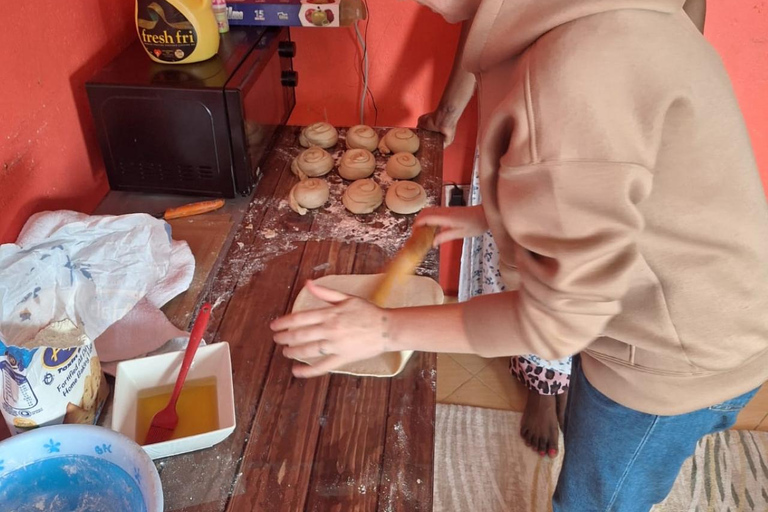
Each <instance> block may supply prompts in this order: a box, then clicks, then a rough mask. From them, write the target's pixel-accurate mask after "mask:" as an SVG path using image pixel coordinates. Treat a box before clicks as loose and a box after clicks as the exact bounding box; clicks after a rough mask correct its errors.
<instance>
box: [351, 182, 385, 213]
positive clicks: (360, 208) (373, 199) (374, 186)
mask: <svg viewBox="0 0 768 512" xmlns="http://www.w3.org/2000/svg"><path fill="white" fill-rule="evenodd" d="M383 199H384V192H382V190H381V187H380V186H379V185H378V183H376V182H375V181H373V180H370V179H368V180H357V181H355V182H354V183H352V184H351V185H350V186H348V187H347V190H345V191H344V195H343V196H342V198H341V202H342V203H344V206H346V208H347V210H349V211H351V212H352V213H371V212H373V211H374V210H375V209H376V208H378V207H379V206H381V202H382V200H383Z"/></svg>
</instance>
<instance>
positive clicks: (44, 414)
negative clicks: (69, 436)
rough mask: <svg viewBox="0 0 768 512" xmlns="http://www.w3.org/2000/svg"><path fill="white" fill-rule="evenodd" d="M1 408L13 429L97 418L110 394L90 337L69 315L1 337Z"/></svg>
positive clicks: (19, 429) (22, 429)
mask: <svg viewBox="0 0 768 512" xmlns="http://www.w3.org/2000/svg"><path fill="white" fill-rule="evenodd" d="M0 373H2V376H1V377H0V378H2V386H3V391H2V397H0V408H1V409H2V414H3V417H4V418H5V421H6V423H7V424H8V429H9V430H10V431H11V434H13V435H15V434H20V433H22V432H25V431H27V430H30V429H33V428H37V427H42V426H45V425H56V424H59V423H91V424H93V423H95V422H96V420H97V419H98V416H99V413H100V412H101V408H102V406H103V405H104V402H105V401H106V399H107V394H109V385H108V384H107V382H106V381H105V379H104V375H103V373H102V371H101V364H100V363H99V358H98V356H97V355H96V349H95V348H94V346H93V342H92V341H91V340H90V338H88V336H86V335H85V333H83V330H82V329H81V328H79V327H78V326H76V325H75V324H74V323H72V322H71V321H69V320H62V321H59V322H53V323H51V324H50V325H48V326H47V327H46V328H44V329H43V330H41V331H40V332H39V333H38V334H37V336H35V337H34V339H31V340H25V341H23V342H21V343H19V344H18V345H10V344H9V345H7V344H6V343H4V342H3V340H2V339H0Z"/></svg>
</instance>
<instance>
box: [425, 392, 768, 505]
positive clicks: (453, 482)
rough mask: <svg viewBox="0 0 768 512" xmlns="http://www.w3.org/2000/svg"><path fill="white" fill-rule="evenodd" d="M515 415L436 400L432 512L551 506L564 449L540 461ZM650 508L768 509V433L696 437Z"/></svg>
mask: <svg viewBox="0 0 768 512" xmlns="http://www.w3.org/2000/svg"><path fill="white" fill-rule="evenodd" d="M520 418H521V414H519V413H514V412H509V411H495V410H491V409H481V408H477V407H465V406H460V405H442V404H441V405H438V406H437V423H436V429H437V432H436V442H435V507H434V510H435V512H465V511H466V512H497V511H498V512H509V511H525V512H529V511H530V512H547V511H550V510H552V507H551V504H550V497H551V496H552V493H553V492H554V489H555V483H556V482H557V474H558V472H559V471H560V464H561V459H562V455H561V456H558V458H556V459H554V460H550V459H543V458H541V457H539V456H538V455H536V454H535V453H533V451H531V450H530V449H529V448H527V447H526V446H525V445H524V444H523V442H522V439H521V438H520V436H519V435H518V432H519V431H520ZM561 441H562V440H561ZM653 511H654V512H710V511H712V512H721V511H723V512H725V511H731V512H737V511H744V512H746V511H750V512H751V511H755V512H766V511H768V433H766V432H749V431H738V430H732V431H728V432H721V433H719V434H715V435H711V436H708V437H705V438H704V439H702V440H701V441H700V442H699V445H698V447H697V449H696V453H695V454H694V456H693V457H691V458H690V459H689V460H688V461H686V463H685V464H684V465H683V468H682V470H681V471H680V475H679V476H678V478H677V481H676V482H675V486H674V488H673V489H672V492H671V493H670V495H669V496H668V497H667V499H666V500H665V501H664V502H663V503H661V504H659V505H657V506H656V507H654V509H653Z"/></svg>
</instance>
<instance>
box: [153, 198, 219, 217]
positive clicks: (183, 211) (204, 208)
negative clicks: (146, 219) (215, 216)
mask: <svg viewBox="0 0 768 512" xmlns="http://www.w3.org/2000/svg"><path fill="white" fill-rule="evenodd" d="M222 206H224V200H223V199H214V200H213V201H201V202H199V203H190V204H185V205H184V206H179V207H177V208H168V209H167V210H165V211H164V212H163V213H157V214H155V215H154V216H155V217H157V218H158V219H165V220H172V219H180V218H182V217H191V216H193V215H200V214H202V213H208V212H212V211H214V210H218V209H219V208H221V207H222Z"/></svg>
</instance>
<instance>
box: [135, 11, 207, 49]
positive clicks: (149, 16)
mask: <svg viewBox="0 0 768 512" xmlns="http://www.w3.org/2000/svg"><path fill="white" fill-rule="evenodd" d="M136 32H137V33H138V36H139V41H141V44H142V45H144V49H145V50H146V51H147V54H148V55H149V57H150V58H151V59H152V60H154V61H155V62H159V63H161V64H189V63H192V62H200V61H201V60H206V59H210V58H211V57H213V56H214V55H216V52H217V51H218V50H219V28H218V24H217V23H216V17H215V16H214V14H213V8H212V6H211V0H136Z"/></svg>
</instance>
